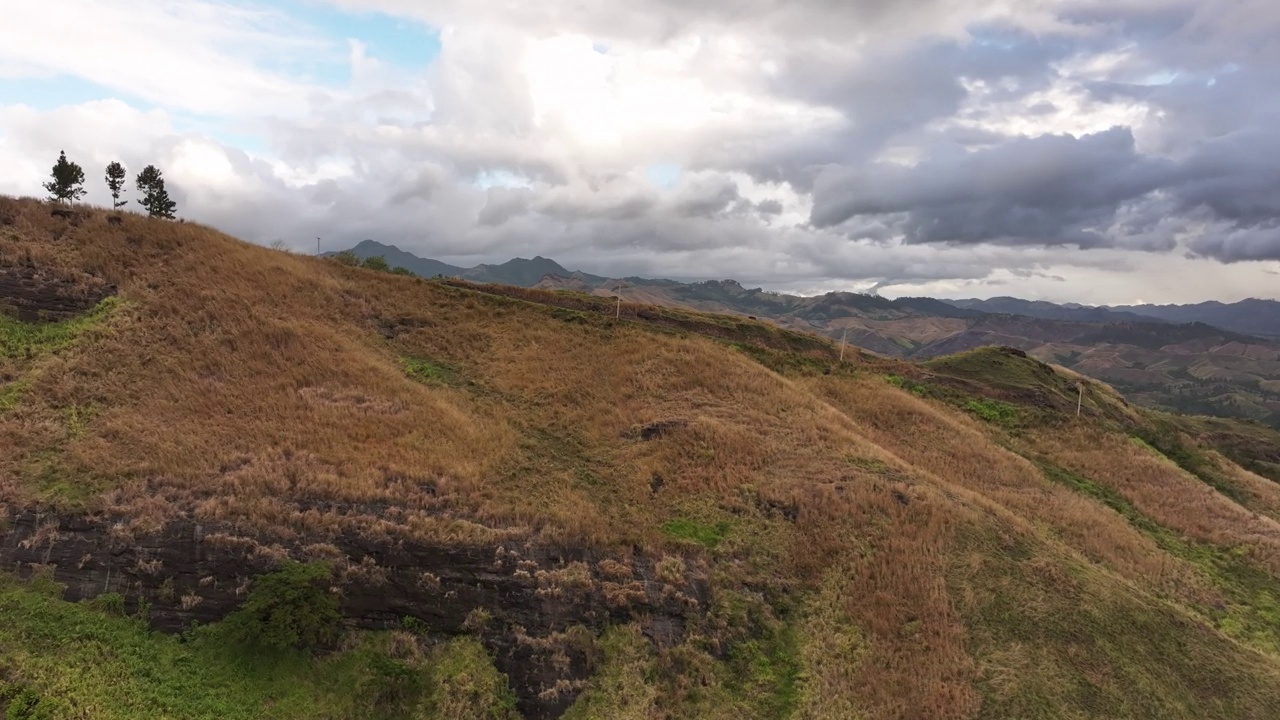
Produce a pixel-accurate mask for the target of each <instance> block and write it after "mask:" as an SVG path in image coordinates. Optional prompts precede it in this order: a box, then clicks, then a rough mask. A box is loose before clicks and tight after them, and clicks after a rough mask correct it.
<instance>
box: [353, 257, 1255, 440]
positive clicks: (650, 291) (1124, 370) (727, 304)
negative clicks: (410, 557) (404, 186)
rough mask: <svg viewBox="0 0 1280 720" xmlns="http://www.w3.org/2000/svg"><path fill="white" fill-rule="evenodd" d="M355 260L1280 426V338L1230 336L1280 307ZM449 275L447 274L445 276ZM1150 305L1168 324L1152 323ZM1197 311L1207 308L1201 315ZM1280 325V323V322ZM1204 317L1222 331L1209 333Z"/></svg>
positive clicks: (548, 263) (539, 262) (545, 266)
mask: <svg viewBox="0 0 1280 720" xmlns="http://www.w3.org/2000/svg"><path fill="white" fill-rule="evenodd" d="M353 252H354V253H355V254H356V255H357V256H358V257H361V258H366V257H374V256H383V257H385V258H387V259H388V261H389V262H390V263H391V264H392V265H401V266H403V267H406V268H408V269H410V270H415V272H417V273H418V274H419V275H423V276H433V275H437V274H439V275H446V276H453V277H459V278H464V279H468V280H471V281H474V282H482V283H500V284H510V285H520V286H524V287H537V288H542V289H547V290H559V291H568V292H577V293H584V294H589V295H594V296H598V297H618V296H621V297H623V298H625V299H626V300H630V301H632V302H640V303H647V304H653V305H660V306H664V307H671V308H686V309H692V310H698V311H703V312H716V313H733V314H737V315H745V316H748V317H752V318H756V317H758V318H764V319H768V320H771V321H773V322H776V323H778V324H779V325H781V326H782V327H786V328H790V329H794V330H801V331H808V332H815V333H821V334H824V335H827V336H828V337H831V338H840V339H843V340H846V341H847V342H849V343H851V344H853V345H856V346H858V347H862V348H865V349H867V350H871V351H873V352H876V353H880V354H883V355H892V356H898V357H909V358H920V359H925V358H930V357H934V356H937V355H942V354H947V353H953V352H957V351H960V350H966V349H969V348H974V347H981V346H984V345H1008V346H1011V347H1016V348H1019V349H1021V350H1024V351H1026V352H1028V353H1031V354H1032V355H1033V356H1035V357H1037V358H1039V359H1041V360H1044V361H1047V362H1055V363H1059V364H1062V365H1064V366H1067V367H1071V368H1073V369H1075V370H1077V371H1079V372H1082V373H1085V374H1086V375H1089V376H1091V377H1095V378H1098V379H1100V380H1104V381H1106V382H1109V383H1112V384H1114V385H1116V386H1117V387H1118V388H1120V389H1121V390H1123V391H1124V392H1125V393H1126V394H1127V395H1128V396H1129V397H1130V398H1131V399H1133V400H1134V401H1135V402H1138V403H1141V404H1143V405H1147V406H1149V407H1153V408H1160V409H1165V410H1176V411H1182V412H1192V413H1204V414H1209V415H1220V416H1224V417H1235V418H1245V419H1251V420H1259V421H1262V422H1266V423H1268V424H1270V425H1272V426H1275V427H1280V339H1277V338H1274V337H1257V336H1250V335H1245V334H1242V333H1240V332H1235V331H1231V330H1224V329H1222V328H1226V327H1248V328H1257V329H1261V330H1268V329H1273V328H1272V325H1271V323H1272V317H1273V314H1274V313H1273V311H1274V310H1275V307H1280V303H1276V302H1274V301H1252V300H1247V301H1243V302H1242V303H1236V304H1235V305H1221V304H1205V305H1203V306H1169V307H1165V308H1158V307H1155V306H1142V307H1134V308H1129V309H1127V310H1118V309H1110V308H1094V307H1084V306H1079V305H1056V304H1054V303H1047V302H1040V301H1034V302H1033V301H1027V300H1019V299H1017V298H992V299H990V300H959V301H943V300H936V299H933V298H922V297H905V298H898V299H895V300H890V299H888V298H882V297H879V296H875V295H865V294H860V293H849V292H833V293H827V294H825V295H818V296H811V297H803V296H796V295H786V294H782V293H774V292H768V291H765V290H762V289H759V288H754V289H748V288H745V287H743V286H742V285H741V284H739V283H738V282H736V281H733V280H712V281H705V282H696V283H681V282H676V281H673V280H652V279H646V278H639V277H628V278H622V279H609V278H603V277H599V276H595V275H589V274H586V273H581V272H571V271H569V270H566V269H565V268H563V267H561V266H560V265H559V264H558V263H555V262H554V261H552V260H547V259H546V258H541V257H538V258H534V259H533V260H524V259H520V258H517V259H514V260H511V261H510V262H507V263H504V264H502V265H479V266H476V267H475V268H455V267H453V266H443V264H442V263H437V262H436V261H434V260H419V259H418V258H416V257H415V256H413V255H411V254H409V253H405V252H403V251H401V250H399V249H397V248H394V247H390V246H385V245H381V244H378V243H373V242H372V241H366V242H364V243H361V244H360V245H358V246H356V247H355V248H353ZM441 266H443V267H445V268H448V269H446V270H440V267H441ZM415 268H416V269H415ZM540 273H541V274H540ZM1273 306H1275V307H1273ZM1179 307H1181V308H1182V309H1183V310H1187V311H1188V312H1187V313H1183V312H1182V310H1179V309H1178V308H1179ZM1143 308H1147V309H1148V310H1150V311H1151V312H1153V313H1157V314H1160V313H1163V314H1164V315H1165V317H1162V318H1158V317H1151V316H1147V315H1143V314H1141V313H1143V312H1145V311H1144V310H1143ZM1194 308H1201V309H1202V310H1201V311H1199V312H1191V310H1192V309H1194ZM1204 308H1210V309H1213V308H1216V309H1219V310H1222V312H1216V311H1214V312H1209V311H1207V310H1204ZM1274 317H1275V318H1277V321H1280V314H1274ZM1179 318H1188V319H1194V321H1188V322H1181V321H1180V320H1179ZM1205 318H1208V319H1212V320H1216V321H1218V322H1219V323H1220V324H1216V325H1210V324H1208V323H1207V322H1205V320H1204V319H1205ZM1276 327H1277V328H1280V325H1277V326H1276Z"/></svg>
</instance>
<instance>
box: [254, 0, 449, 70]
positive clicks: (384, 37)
mask: <svg viewBox="0 0 1280 720" xmlns="http://www.w3.org/2000/svg"><path fill="white" fill-rule="evenodd" d="M270 7H272V8H274V9H275V10H276V11H278V12H280V13H281V14H284V15H286V16H288V17H289V18H290V19H291V20H292V21H294V22H297V23H298V25H299V27H300V29H303V30H304V31H309V32H308V33H307V34H312V35H317V36H319V37H320V38H322V39H323V40H324V41H325V42H326V44H327V45H329V46H330V48H329V49H330V52H327V53H325V54H324V56H323V59H321V60H320V61H318V62H315V63H311V64H307V63H304V68H297V66H296V64H295V63H296V62H297V58H292V59H291V58H281V59H280V60H279V62H280V63H281V64H282V66H284V67H290V66H291V65H292V66H293V67H295V69H303V71H304V72H305V74H306V75H307V76H308V77H309V79H311V80H313V81H315V82H318V83H321V84H326V85H343V84H346V83H347V82H348V81H349V80H350V79H351V76H350V73H351V64H350V47H349V43H348V41H349V40H357V41H359V42H360V43H361V44H362V45H364V47H365V54H366V55H368V56H370V57H373V58H376V59H377V60H379V61H380V62H383V63H386V64H388V65H392V66H395V67H398V68H402V69H406V70H414V69H421V68H425V67H426V66H428V65H430V64H431V63H432V61H434V60H435V59H436V58H437V57H438V56H439V55H440V33H439V31H438V30H437V29H435V28H432V27H429V26H427V25H425V24H423V23H422V22H419V21H417V20H413V19H411V18H406V17H397V16H393V15H388V14H386V13H382V12H375V11H355V10H345V9H342V8H339V7H335V6H333V5H330V4H328V3H324V2H318V1H317V0H272V1H271V2H270ZM306 65H309V67H306Z"/></svg>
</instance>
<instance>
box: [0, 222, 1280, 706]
mask: <svg viewBox="0 0 1280 720" xmlns="http://www.w3.org/2000/svg"><path fill="white" fill-rule="evenodd" d="M50 210H51V206H50V205H49V204H47V203H44V202H40V201H36V200H31V199H18V198H8V197H0V304H3V305H4V307H5V311H4V312H3V313H0V569H2V570H3V574H0V708H2V709H4V710H5V712H6V717H7V718H122V719H123V718H155V717H174V718H179V717H180V718H219V719H225V718H333V719H334V720H337V719H339V718H351V717H361V718H424V719H425V718H432V719H441V720H453V719H457V720H461V719H462V718H491V719H503V720H515V719H517V718H528V719H537V720H542V719H550V718H565V719H567V720H583V719H588V718H637V719H647V718H671V719H683V718H709V719H715V718H733V719H734V720H741V719H743V718H761V719H765V718H768V719H774V718H778V719H781V718H796V719H805V720H821V719H837V718H838V719H846V718H868V719H873V720H890V719H892V720H917V719H918V720H925V719H929V720H970V719H978V718H1019V719H1030V718H1045V719H1049V718H1097V719H1098V720H1103V719H1107V720H1112V719H1116V718H1186V719H1188V720H1191V719H1195V720H1202V719H1205V718H1221V719H1224V720H1226V719H1249V720H1265V719H1268V718H1274V717H1275V716H1276V708H1278V707H1280V485H1278V484H1277V483H1280V432H1277V431H1276V430H1275V429H1274V428H1272V427H1269V426H1268V425H1266V424H1265V423H1263V422H1257V421H1254V420H1248V419H1240V418H1234V417H1225V415H1228V414H1230V413H1227V412H1226V411H1225V410H1222V408H1224V407H1226V406H1227V403H1228V400H1227V399H1225V396H1226V395H1228V394H1231V393H1237V394H1239V395H1240V396H1241V397H1240V400H1239V403H1238V404H1239V406H1240V408H1241V411H1240V413H1239V414H1240V415H1243V416H1246V417H1255V416H1256V417H1257V418H1258V419H1266V418H1267V417H1272V418H1274V415H1272V416H1266V415H1264V414H1263V413H1264V411H1266V412H1271V413H1274V412H1275V407H1274V405H1272V404H1269V403H1272V402H1273V400H1274V398H1272V397H1271V395H1268V393H1273V392H1274V387H1273V386H1268V385H1266V383H1267V382H1271V381H1272V380H1273V379H1274V378H1273V377H1272V376H1271V375H1269V374H1268V373H1272V372H1273V369H1274V365H1275V364H1276V363H1277V359H1276V356H1275V355H1274V350H1275V344H1274V341H1270V340H1265V339H1262V338H1259V337H1257V336H1256V335H1252V334H1245V333H1239V332H1237V331H1233V330H1222V329H1218V328H1216V327H1214V326H1209V325H1178V324H1171V323H1167V322H1166V323H1154V322H1153V323H1148V322H1146V321H1132V320H1131V319H1130V320H1126V321H1122V322H1117V323H1095V322H1081V321H1079V320H1075V319H1049V318H1032V317H1027V316H1011V315H1001V314H992V313H982V312H980V311H978V310H976V309H973V308H964V307H956V306H951V305H948V306H947V307H950V308H952V310H946V309H945V308H942V307H939V306H940V305H942V303H939V301H932V300H927V301H926V300H919V301H902V300H899V301H887V300H883V299H879V298H870V297H868V296H856V295H849V296H844V295H841V296H827V297H824V298H808V299H803V300H801V299H792V298H787V297H786V296H773V295H770V294H768V293H761V292H760V291H749V290H743V289H741V288H740V287H737V286H736V284H733V285H732V286H731V285H729V284H727V283H704V284H696V285H689V286H684V287H683V288H677V287H674V286H667V285H664V284H663V283H662V282H661V281H653V282H651V283H650V284H648V285H644V286H643V287H637V286H639V285H640V283H633V282H632V281H631V280H629V279H628V281H627V284H628V285H631V286H632V287H629V288H621V292H620V293H619V292H616V290H617V288H609V287H606V286H605V285H596V286H593V285H592V284H591V282H590V281H589V280H588V279H584V278H582V277H577V278H572V277H568V276H557V278H559V279H556V278H552V279H548V275H549V273H546V272H543V273H541V274H538V277H537V278H536V279H534V280H532V282H527V283H525V282H521V283H515V284H512V283H510V282H505V283H504V282H501V278H495V277H493V276H492V275H490V276H488V277H475V276H473V277H467V275H466V274H465V273H463V274H462V277H441V278H435V277H434V276H431V277H422V276H418V277H415V276H413V275H411V274H401V273H395V272H388V271H383V270H380V269H374V268H368V267H359V266H357V265H358V264H359V263H358V262H349V261H348V260H349V259H348V258H339V257H334V258H316V257H305V256H299V255H294V254H290V253H287V252H282V251H278V250H271V249H267V248H263V247H259V246H256V245H252V244H249V243H245V242H242V241H240V240H237V239H235V238H232V237H229V236H227V235H224V234H222V233H220V232H218V231H216V230H214V229H212V228H208V227H203V226H200V225H197V224H194V223H181V222H170V221H165V220H158V219H147V218H144V217H141V216H139V215H135V214H129V213H125V214H122V215H113V214H112V213H109V212H107V211H102V210H94V209H89V208H83V207H82V208H77V209H75V210H74V211H72V212H67V211H62V214H61V215H55V214H53V213H51V211H50ZM113 217H114V218H118V219H117V220H115V221H113V220H112V218H113ZM386 260H387V265H388V266H391V267H394V266H403V263H399V262H397V261H396V260H395V259H393V258H390V257H388V258H386ZM540 269H541V268H533V272H530V273H528V278H531V277H532V276H533V274H535V273H536V272H537V271H538V270H540ZM409 270H413V268H409ZM414 272H415V273H416V272H417V271H414ZM423 274H424V273H418V275H423ZM435 274H438V275H442V276H443V275H451V274H452V273H446V272H439V273H435ZM528 278H525V279H528ZM521 285H528V286H521ZM606 285H607V283H606ZM615 296H620V297H621V301H620V302H619V301H618V300H615V299H614V297H615ZM769 308H772V310H770V311H769V312H766V311H765V310H766V309H769ZM784 308H789V309H787V311H786V312H783V309H784ZM953 311H954V312H953ZM1126 312H1128V311H1126ZM945 313H951V315H946V314H945ZM846 330H847V336H848V339H849V341H850V342H853V343H857V344H859V345H863V346H864V347H865V348H867V349H860V348H856V347H855V348H847V349H844V348H842V347H841V343H840V341H839V340H838V339H833V337H832V335H833V334H834V335H844V334H845V333H846ZM881 341H883V342H884V343H885V344H884V345H883V346H881V347H875V346H874V345H875V344H876V343H880V342H881ZM1031 343H1038V344H1036V345H1035V346H1034V347H1027V345H1028V344H1031ZM894 348H896V350H895V349H894ZM1076 353H1078V355H1077V354H1076ZM1268 353H1272V354H1268ZM1108 358H1110V359H1108ZM1139 365H1141V367H1139ZM1122 366H1123V367H1122ZM1188 377H1190V378H1191V379H1188ZM1254 379H1256V380H1257V382H1256V388H1257V389H1256V390H1253V388H1254V387H1255V384H1251V383H1252V382H1253V380H1254ZM1215 382H1219V383H1222V384H1223V386H1224V387H1233V388H1248V389H1249V391H1248V392H1246V391H1245V390H1231V391H1230V392H1227V391H1223V392H1222V393H1218V394H1215V395H1212V396H1211V397H1210V398H1209V399H1208V400H1206V402H1212V404H1214V408H1215V409H1217V410H1219V411H1220V412H1219V415H1220V416H1217V417H1214V416H1208V415H1192V414H1181V413H1177V412H1171V411H1169V408H1171V407H1174V406H1176V405H1177V403H1175V402H1172V401H1171V400H1170V398H1172V397H1174V396H1175V395H1174V393H1175V389H1174V388H1173V385H1174V384H1176V383H1187V384H1188V387H1191V388H1193V389H1197V391H1198V390H1199V389H1203V388H1206V387H1208V385H1206V384H1205V383H1209V384H1212V383H1215ZM1144 383H1146V384H1149V385H1154V386H1155V389H1153V390H1143V389H1142V388H1144V387H1146V385H1144ZM1126 384H1127V385H1126ZM1117 387H1120V388H1121V389H1123V388H1125V387H1128V388H1130V389H1132V390H1134V391H1136V392H1137V393H1138V395H1140V396H1141V397H1138V396H1130V395H1126V393H1125V392H1118V391H1117ZM1178 387H1182V386H1181V385H1179V386H1178ZM1144 393H1146V394H1144ZM1139 399H1140V400H1141V402H1139V401H1138V400H1139ZM1233 402H1234V401H1233Z"/></svg>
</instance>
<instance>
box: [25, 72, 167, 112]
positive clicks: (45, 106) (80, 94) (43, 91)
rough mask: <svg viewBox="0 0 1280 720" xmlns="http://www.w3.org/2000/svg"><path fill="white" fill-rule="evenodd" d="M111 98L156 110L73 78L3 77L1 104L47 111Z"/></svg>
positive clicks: (94, 84)
mask: <svg viewBox="0 0 1280 720" xmlns="http://www.w3.org/2000/svg"><path fill="white" fill-rule="evenodd" d="M110 98H116V99H119V100H123V101H124V102H127V103H129V104H130V105H132V106H133V107H135V108H138V109H139V110H152V109H154V108H155V107H156V105H155V104H154V103H150V102H146V101H144V100H142V99H140V98H136V97H131V96H130V95H129V94H127V93H122V92H120V91H119V90H116V89H114V88H109V87H106V86H104V85H99V84H98V83H95V82H92V81H90V80H85V79H83V78H78V77H75V76H73V75H31V76H25V77H0V105H17V104H22V105H26V106H28V107H30V108H34V109H35V110H38V111H40V112H46V111H48V110H53V109H55V108H60V107H64V106H66V105H80V104H83V103H86V102H91V101H93V100H106V99H110Z"/></svg>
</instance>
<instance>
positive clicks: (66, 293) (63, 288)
mask: <svg viewBox="0 0 1280 720" xmlns="http://www.w3.org/2000/svg"><path fill="white" fill-rule="evenodd" d="M115 292H116V288H115V286H113V285H110V284H108V283H106V282H103V281H102V280H99V279H97V278H94V277H92V276H87V275H86V276H82V277H70V276H64V275H59V274H55V273H52V272H49V271H46V270H41V269H40V268H37V267H32V266H28V265H0V306H2V307H5V308H7V309H10V310H11V311H12V312H14V313H15V314H16V315H17V317H18V319H19V320H22V321H24V322H39V321H42V320H64V319H66V318H69V317H73V316H75V315H79V314H81V313H84V312H87V311H89V310H91V309H92V308H93V306H95V305H97V304H98V303H99V302H102V300H103V299H104V298H106V297H107V296H109V295H114V294H115Z"/></svg>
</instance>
